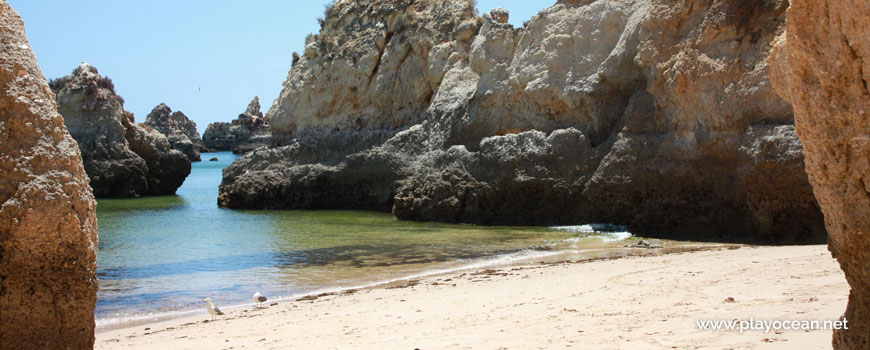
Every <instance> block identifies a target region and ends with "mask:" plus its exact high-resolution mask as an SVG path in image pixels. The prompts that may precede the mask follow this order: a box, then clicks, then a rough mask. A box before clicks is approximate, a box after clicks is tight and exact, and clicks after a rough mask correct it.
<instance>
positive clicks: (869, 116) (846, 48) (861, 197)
mask: <svg viewBox="0 0 870 350" xmlns="http://www.w3.org/2000/svg"><path fill="white" fill-rule="evenodd" d="M787 16H788V20H787V25H786V32H785V33H784V34H783V35H782V36H781V37H780V38H779V40H778V41H777V48H776V49H775V51H774V54H773V59H772V65H773V71H772V72H771V81H772V82H773V83H774V86H775V87H776V90H777V92H778V93H780V94H781V95H782V96H783V97H784V98H785V99H786V100H788V101H790V102H791V103H792V104H793V106H794V111H795V124H796V127H797V133H798V136H799V137H800V139H801V141H802V142H803V146H804V149H805V150H806V169H807V173H809V178H810V182H811V183H812V184H813V188H814V190H815V194H816V198H818V200H819V204H820V206H821V208H822V211H823V212H824V213H825V222H826V224H827V228H828V233H829V235H830V236H829V239H828V242H829V249H830V250H831V253H833V255H834V257H836V258H837V260H838V261H839V262H840V266H841V267H842V268H843V272H845V274H846V280H847V281H848V282H849V285H850V286H851V287H852V292H851V294H850V296H849V305H848V308H847V309H846V313H845V315H844V317H845V318H846V319H847V320H848V326H849V330H839V331H834V342H833V344H834V348H835V349H867V348H870V319H868V318H867V315H868V314H870V89H868V86H870V36H868V34H867V33H870V2H868V1H864V0H862V1H851V0H819V1H809V0H792V1H791V7H789V9H788V13H787Z"/></svg>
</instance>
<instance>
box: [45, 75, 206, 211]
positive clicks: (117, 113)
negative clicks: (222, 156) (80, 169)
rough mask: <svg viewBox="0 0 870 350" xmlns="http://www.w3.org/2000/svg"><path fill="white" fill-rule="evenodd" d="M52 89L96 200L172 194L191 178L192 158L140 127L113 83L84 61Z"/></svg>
mask: <svg viewBox="0 0 870 350" xmlns="http://www.w3.org/2000/svg"><path fill="white" fill-rule="evenodd" d="M50 85H51V88H52V90H54V93H55V94H57V108H58V111H59V112H60V114H61V115H63V117H64V124H66V127H67V128H68V129H69V132H70V134H71V135H72V137H73V138H74V139H75V140H76V141H77V142H78V145H79V149H80V150H81V153H82V157H83V158H84V165H85V171H87V173H88V177H90V179H91V187H92V188H93V189H94V194H95V195H96V196H97V197H138V196H146V195H166V194H172V193H175V190H176V189H178V187H180V186H181V184H182V183H183V182H184V179H185V178H186V177H187V175H188V174H190V169H191V167H190V160H189V159H187V156H185V155H184V154H183V153H181V152H179V151H175V150H172V149H171V147H170V145H169V141H168V140H167V139H166V136H163V134H161V133H160V132H158V131H157V130H154V129H152V128H150V127H148V126H145V125H142V124H136V123H135V121H134V119H133V114H132V113H130V112H127V111H125V110H124V100H123V99H122V98H121V97H120V96H118V95H117V94H116V93H115V90H114V85H113V84H112V81H111V80H110V79H109V78H105V77H102V76H100V74H99V72H98V71H97V69H96V68H95V67H94V66H92V65H90V64H87V63H82V64H81V65H80V66H78V67H77V68H76V69H75V70H73V73H72V75H69V76H66V77H63V78H59V79H56V80H52V81H51V84H50Z"/></svg>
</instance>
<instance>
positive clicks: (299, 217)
mask: <svg viewBox="0 0 870 350" xmlns="http://www.w3.org/2000/svg"><path fill="white" fill-rule="evenodd" d="M212 157H217V158H218V159H219V161H217V162H210V161H203V162H197V163H194V164H193V169H192V171H191V174H190V176H189V177H188V178H187V179H186V181H185V182H184V185H183V186H182V187H181V188H179V190H178V192H177V194H176V195H175V196H166V197H147V198H137V199H99V200H98V207H97V217H98V222H99V235H100V244H99V252H98V269H97V276H98V277H99V279H100V282H99V284H100V289H99V292H98V301H97V308H96V311H95V312H96V317H97V326H98V327H99V328H107V327H112V328H114V327H120V326H124V325H132V324H135V323H141V322H144V321H149V320H155V319H160V318H170V317H174V316H179V315H185V314H189V313H196V312H204V311H203V310H204V303H203V302H202V300H203V298H205V297H210V298H211V299H212V300H214V301H215V303H216V304H217V305H220V306H221V307H222V308H224V309H227V308H231V307H233V306H244V305H245V304H249V303H251V302H252V301H251V300H250V298H251V295H253V294H254V292H257V291H259V292H261V293H262V294H264V295H266V296H269V297H270V298H271V299H272V300H278V299H281V298H293V297H298V296H302V295H306V294H311V293H319V292H323V291H338V290H342V289H347V288H360V287H366V286H373V285H377V284H379V283H387V282H391V281H396V280H402V279H408V278H417V277H421V276H426V275H431V274H437V273H444V272H449V271H458V270H461V269H467V268H475V267H486V266H501V265H509V264H511V263H516V262H520V261H526V260H534V259H543V258H546V257H551V256H554V255H558V254H564V253H566V252H569V253H570V252H573V253H575V254H585V253H592V254H598V255H602V254H603V255H605V256H606V255H607V254H610V253H611V252H613V251H616V250H617V249H621V248H622V247H623V246H624V245H625V242H622V241H623V240H625V239H633V238H630V236H631V235H630V234H628V233H627V232H623V231H622V230H619V229H615V230H610V231H613V232H601V231H600V230H601V228H600V227H596V226H589V225H583V226H568V227H554V228H546V227H480V226H471V225H452V224H440V223H418V222H407V221H399V220H396V219H395V218H393V217H392V215H390V214H388V213H374V212H358V211H249V210H230V209H222V208H219V207H218V206H217V195H218V185H219V184H220V181H221V172H222V169H223V168H224V167H226V166H227V165H229V164H230V163H232V161H234V160H235V159H236V158H237V156H236V155H233V154H232V153H229V152H222V153H206V154H203V155H202V158H203V159H205V160H207V159H209V158H212ZM623 250H624V249H623Z"/></svg>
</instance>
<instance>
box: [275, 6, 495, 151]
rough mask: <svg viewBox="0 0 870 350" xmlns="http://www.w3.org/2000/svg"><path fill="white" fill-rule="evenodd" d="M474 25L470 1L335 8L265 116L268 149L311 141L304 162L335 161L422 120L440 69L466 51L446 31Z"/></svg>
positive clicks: (313, 37)
mask: <svg viewBox="0 0 870 350" xmlns="http://www.w3.org/2000/svg"><path fill="white" fill-rule="evenodd" d="M478 22H479V20H478V19H477V17H476V10H475V9H474V3H473V1H465V0H462V1H445V0H434V1H407V0H406V1H390V0H369V1H339V2H337V3H335V4H334V6H332V7H331V8H329V10H328V11H327V13H326V21H325V22H324V24H323V27H322V28H321V31H320V33H319V34H317V35H312V36H309V37H308V38H307V39H306V45H307V46H306V53H305V55H304V57H303V58H302V59H301V60H300V61H299V62H297V63H296V65H295V66H294V67H293V69H291V70H290V73H289V75H288V76H287V79H286V80H285V81H284V89H283V90H282V91H281V94H280V95H279V96H278V98H277V100H276V101H275V104H273V105H272V108H270V109H269V112H268V113H267V114H268V115H269V116H270V120H269V123H270V124H271V126H272V133H273V135H272V137H273V138H274V142H275V144H276V145H279V146H283V145H289V144H292V143H293V142H294V140H303V142H308V143H309V144H314V143H316V145H312V147H311V149H313V150H314V153H311V154H308V156H311V157H312V158H315V159H317V160H318V161H324V162H328V163H329V162H338V161H340V160H341V159H342V158H343V157H344V156H346V155H348V154H351V153H355V152H360V151H363V150H366V149H369V148H371V147H372V146H376V145H379V144H382V143H383V142H384V141H386V140H387V139H389V138H390V137H392V136H393V135H395V134H396V133H397V132H399V131H402V130H403V129H405V128H407V127H408V126H411V125H414V124H418V123H420V122H422V121H423V119H424V118H425V110H426V108H427V107H428V106H429V104H430V102H431V99H432V96H433V94H434V93H435V90H436V89H437V87H438V84H439V81H440V79H441V77H442V76H443V74H444V72H445V70H444V68H446V65H447V64H448V63H449V62H452V61H455V60H458V59H459V57H460V55H456V56H453V57H449V56H450V54H451V52H455V51H457V50H456V49H457V47H458V46H464V47H467V46H468V43H467V42H456V41H454V39H453V37H454V30H457V31H465V32H468V31H472V32H473V31H476V28H477V27H479V24H478ZM471 28H473V29H471ZM457 34H458V33H457ZM459 35H460V36H462V35H461V34H459ZM439 45H445V46H439Z"/></svg>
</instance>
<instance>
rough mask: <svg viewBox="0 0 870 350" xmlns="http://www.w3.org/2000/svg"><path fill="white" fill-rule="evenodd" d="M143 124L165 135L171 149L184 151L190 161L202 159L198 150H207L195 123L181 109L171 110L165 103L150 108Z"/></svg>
mask: <svg viewBox="0 0 870 350" xmlns="http://www.w3.org/2000/svg"><path fill="white" fill-rule="evenodd" d="M145 125H147V126H149V127H151V128H153V129H155V130H157V131H159V132H160V133H161V134H163V135H165V136H166V138H167V140H168V141H169V145H170V146H171V147H172V149H174V150H178V151H180V152H181V153H184V155H186V156H187V158H188V159H190V161H191V162H198V161H200V160H202V158H201V157H200V155H199V154H200V152H206V151H208V149H207V148H206V147H205V145H204V144H203V143H202V139H201V138H200V136H199V131H197V130H196V123H194V122H193V121H192V120H190V119H188V118H187V116H186V115H184V113H182V112H181V111H175V112H172V109H171V108H169V106H167V105H166V104H165V103H161V104H159V105H157V107H154V109H152V110H151V113H149V114H148V116H147V117H146V118H145Z"/></svg>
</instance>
